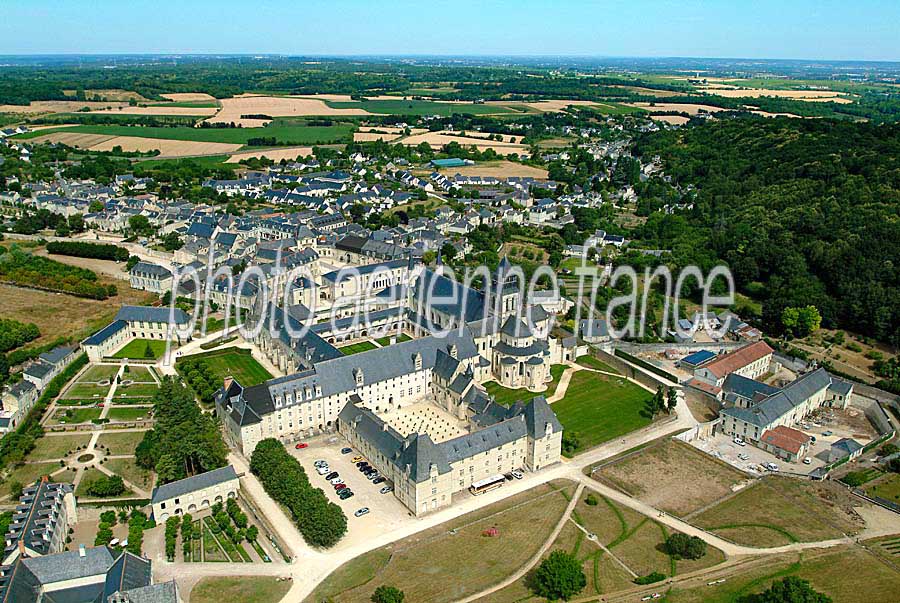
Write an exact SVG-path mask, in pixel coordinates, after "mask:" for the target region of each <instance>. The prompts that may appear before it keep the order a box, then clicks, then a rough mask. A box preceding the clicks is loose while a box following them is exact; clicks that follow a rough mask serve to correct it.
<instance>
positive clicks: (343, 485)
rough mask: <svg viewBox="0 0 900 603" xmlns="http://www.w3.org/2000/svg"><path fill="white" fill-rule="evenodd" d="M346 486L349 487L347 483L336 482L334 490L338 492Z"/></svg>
mask: <svg viewBox="0 0 900 603" xmlns="http://www.w3.org/2000/svg"><path fill="white" fill-rule="evenodd" d="M346 487H347V484H335V485H334V490H335V492H338V491H340V490H343V489H344V488H346Z"/></svg>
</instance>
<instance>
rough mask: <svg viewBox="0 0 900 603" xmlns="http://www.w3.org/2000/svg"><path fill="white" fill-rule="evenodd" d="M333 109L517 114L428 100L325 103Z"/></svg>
mask: <svg viewBox="0 0 900 603" xmlns="http://www.w3.org/2000/svg"><path fill="white" fill-rule="evenodd" d="M325 103H326V104H327V105H328V106H329V107H331V108H332V109H362V110H364V111H368V112H369V113H379V114H383V115H441V116H445V117H446V116H449V115H453V114H454V113H461V114H465V115H487V114H492V113H515V111H513V110H511V109H509V108H507V107H503V106H497V105H476V104H474V103H471V104H463V103H438V102H434V101H427V100H402V99H398V100H366V101H347V102H343V101H325Z"/></svg>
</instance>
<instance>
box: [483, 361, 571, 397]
mask: <svg viewBox="0 0 900 603" xmlns="http://www.w3.org/2000/svg"><path fill="white" fill-rule="evenodd" d="M565 370H566V365H564V364H554V365H553V366H551V367H550V375H551V376H552V377H553V381H551V382H550V383H549V384H548V386H547V389H545V390H544V391H542V392H533V391H530V390H528V389H525V388H521V389H509V388H507V387H503V386H502V385H500V384H499V383H497V382H496V381H489V382H487V383H485V384H484V387H485V389H486V390H487V392H488V393H489V394H490V395H492V396H494V401H495V402H496V403H497V404H502V405H503V406H511V405H512V404H515V403H516V402H518V401H519V400H521V401H522V402H526V401H528V400H531V399H532V398H534V397H535V396H552V395H553V394H554V392H556V386H557V385H559V379H560V377H562V374H563V372H564V371H565Z"/></svg>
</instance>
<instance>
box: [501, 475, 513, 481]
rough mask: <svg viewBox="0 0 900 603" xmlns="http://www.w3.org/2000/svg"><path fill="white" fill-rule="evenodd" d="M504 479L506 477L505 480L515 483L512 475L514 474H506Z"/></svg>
mask: <svg viewBox="0 0 900 603" xmlns="http://www.w3.org/2000/svg"><path fill="white" fill-rule="evenodd" d="M503 477H505V478H506V481H508V482H511V481H513V474H512V473H504V474H503Z"/></svg>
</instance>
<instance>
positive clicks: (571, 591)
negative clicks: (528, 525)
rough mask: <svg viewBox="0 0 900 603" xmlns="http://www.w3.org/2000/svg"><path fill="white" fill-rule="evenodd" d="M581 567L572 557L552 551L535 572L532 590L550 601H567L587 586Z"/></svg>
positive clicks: (568, 554) (564, 552) (562, 552)
mask: <svg viewBox="0 0 900 603" xmlns="http://www.w3.org/2000/svg"><path fill="white" fill-rule="evenodd" d="M581 567H582V564H581V562H580V561H578V559H576V558H575V556H574V555H572V554H570V553H567V552H566V551H562V550H556V551H553V552H552V553H550V556H549V557H547V558H546V559H544V561H543V562H542V563H541V565H540V566H539V567H538V568H537V570H536V571H535V573H534V579H533V580H532V590H533V591H534V592H535V593H536V594H537V595H538V596H541V597H544V598H546V599H549V600H551V601H556V600H558V599H562V600H564V601H568V600H569V599H570V598H571V597H573V596H574V595H577V594H578V593H580V592H581V591H582V589H584V587H585V586H586V585H587V578H585V576H584V572H583V571H581Z"/></svg>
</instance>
